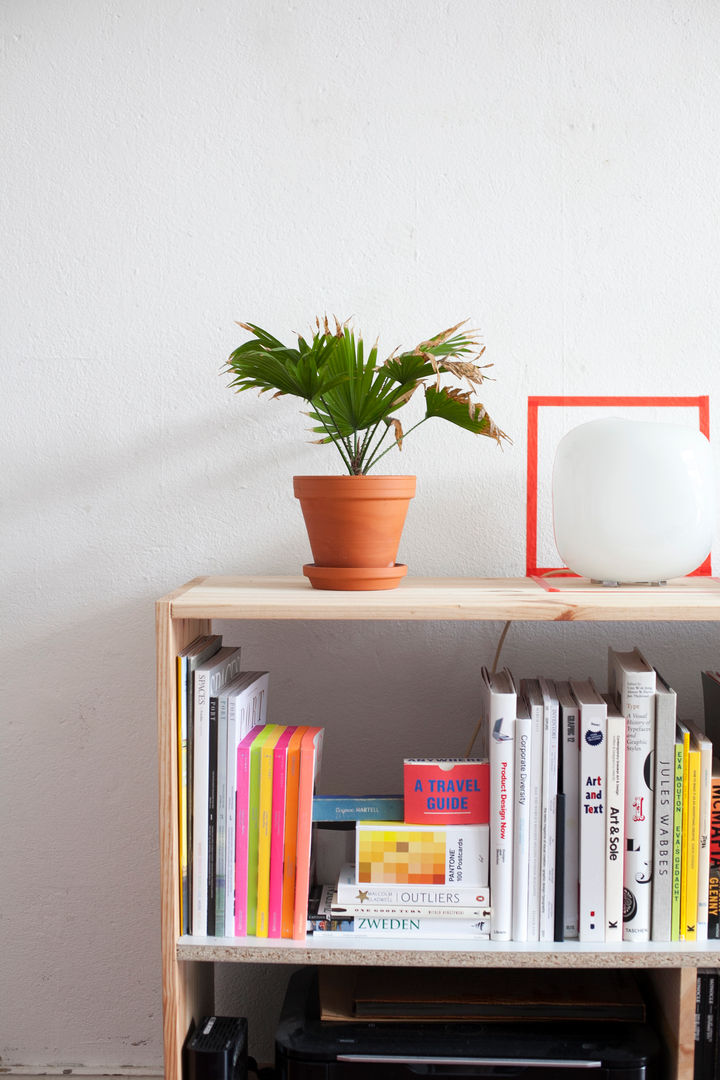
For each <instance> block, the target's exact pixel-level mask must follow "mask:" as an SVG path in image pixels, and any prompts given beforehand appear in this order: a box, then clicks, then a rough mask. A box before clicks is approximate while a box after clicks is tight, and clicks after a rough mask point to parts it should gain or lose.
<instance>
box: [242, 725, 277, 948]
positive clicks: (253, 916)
mask: <svg viewBox="0 0 720 1080" xmlns="http://www.w3.org/2000/svg"><path fill="white" fill-rule="evenodd" d="M272 727H273V725H270V724H268V725H267V726H266V727H265V728H263V730H262V732H261V733H260V735H258V737H257V739H256V740H255V741H254V742H253V743H252V745H251V747H250V780H249V784H250V790H249V796H248V844H247V929H246V933H247V934H248V935H249V936H250V937H254V936H256V935H257V912H258V846H259V839H260V836H259V830H260V758H261V753H262V748H263V745H264V742H265V740H266V739H268V738H269V737H270V735H271V733H272V731H271V729H272Z"/></svg>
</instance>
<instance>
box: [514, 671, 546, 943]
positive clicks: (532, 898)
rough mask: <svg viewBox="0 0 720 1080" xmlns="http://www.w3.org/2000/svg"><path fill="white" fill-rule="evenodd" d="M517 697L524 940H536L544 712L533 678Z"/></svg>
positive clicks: (539, 872)
mask: <svg viewBox="0 0 720 1080" xmlns="http://www.w3.org/2000/svg"><path fill="white" fill-rule="evenodd" d="M520 694H521V696H522V697H523V698H524V699H525V701H526V703H527V707H528V711H529V713H530V738H531V741H532V758H531V761H530V820H529V822H528V844H529V852H528V883H529V892H528V921H527V940H528V941H539V940H540V874H541V866H542V858H541V855H542V764H543V741H544V738H543V727H544V709H543V699H542V692H541V690H540V683H539V681H538V680H537V679H521V680H520Z"/></svg>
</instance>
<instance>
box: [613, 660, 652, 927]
mask: <svg viewBox="0 0 720 1080" xmlns="http://www.w3.org/2000/svg"><path fill="white" fill-rule="evenodd" d="M619 704H620V711H621V712H622V713H623V715H624V716H625V720H626V723H627V733H626V754H625V776H626V788H625V869H624V875H625V890H626V896H627V903H626V908H625V913H624V923H623V940H624V941H649V940H650V911H651V902H652V846H653V820H652V819H653V803H652V791H651V789H650V787H649V786H648V780H652V777H649V776H648V774H647V772H646V769H645V765H646V762H647V760H648V758H650V760H652V757H651V755H652V753H653V749H654V742H655V672H654V671H652V672H647V673H645V672H638V673H634V672H633V673H630V672H625V673H624V677H623V678H622V680H621V682H620V702H619Z"/></svg>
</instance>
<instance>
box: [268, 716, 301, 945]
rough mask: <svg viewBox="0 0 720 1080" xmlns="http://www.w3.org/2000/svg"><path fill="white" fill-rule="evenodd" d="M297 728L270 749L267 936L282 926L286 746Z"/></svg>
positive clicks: (284, 735)
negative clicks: (270, 787)
mask: <svg viewBox="0 0 720 1080" xmlns="http://www.w3.org/2000/svg"><path fill="white" fill-rule="evenodd" d="M296 730H297V729H296V728H295V727H288V728H286V729H285V731H284V732H283V733H282V735H281V736H280V738H279V739H278V741H277V744H276V746H275V749H274V750H273V786H272V818H271V825H270V900H269V904H268V937H280V930H281V927H282V885H283V850H284V846H285V785H286V781H287V751H288V743H289V742H290V739H291V738H292V737H293V734H294V733H295V731H296Z"/></svg>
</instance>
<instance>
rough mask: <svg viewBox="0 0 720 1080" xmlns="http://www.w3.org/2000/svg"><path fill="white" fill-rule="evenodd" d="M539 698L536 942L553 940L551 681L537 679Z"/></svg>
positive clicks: (554, 724)
mask: <svg viewBox="0 0 720 1080" xmlns="http://www.w3.org/2000/svg"><path fill="white" fill-rule="evenodd" d="M538 681H539V683H540V691H541V693H542V697H543V759H542V762H543V766H542V768H543V777H542V804H541V821H542V844H541V866H540V941H554V940H555V842H556V824H557V816H556V815H557V776H558V723H559V709H558V699H557V694H556V693H555V684H554V683H552V682H551V681H550V680H549V679H539V680H538Z"/></svg>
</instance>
